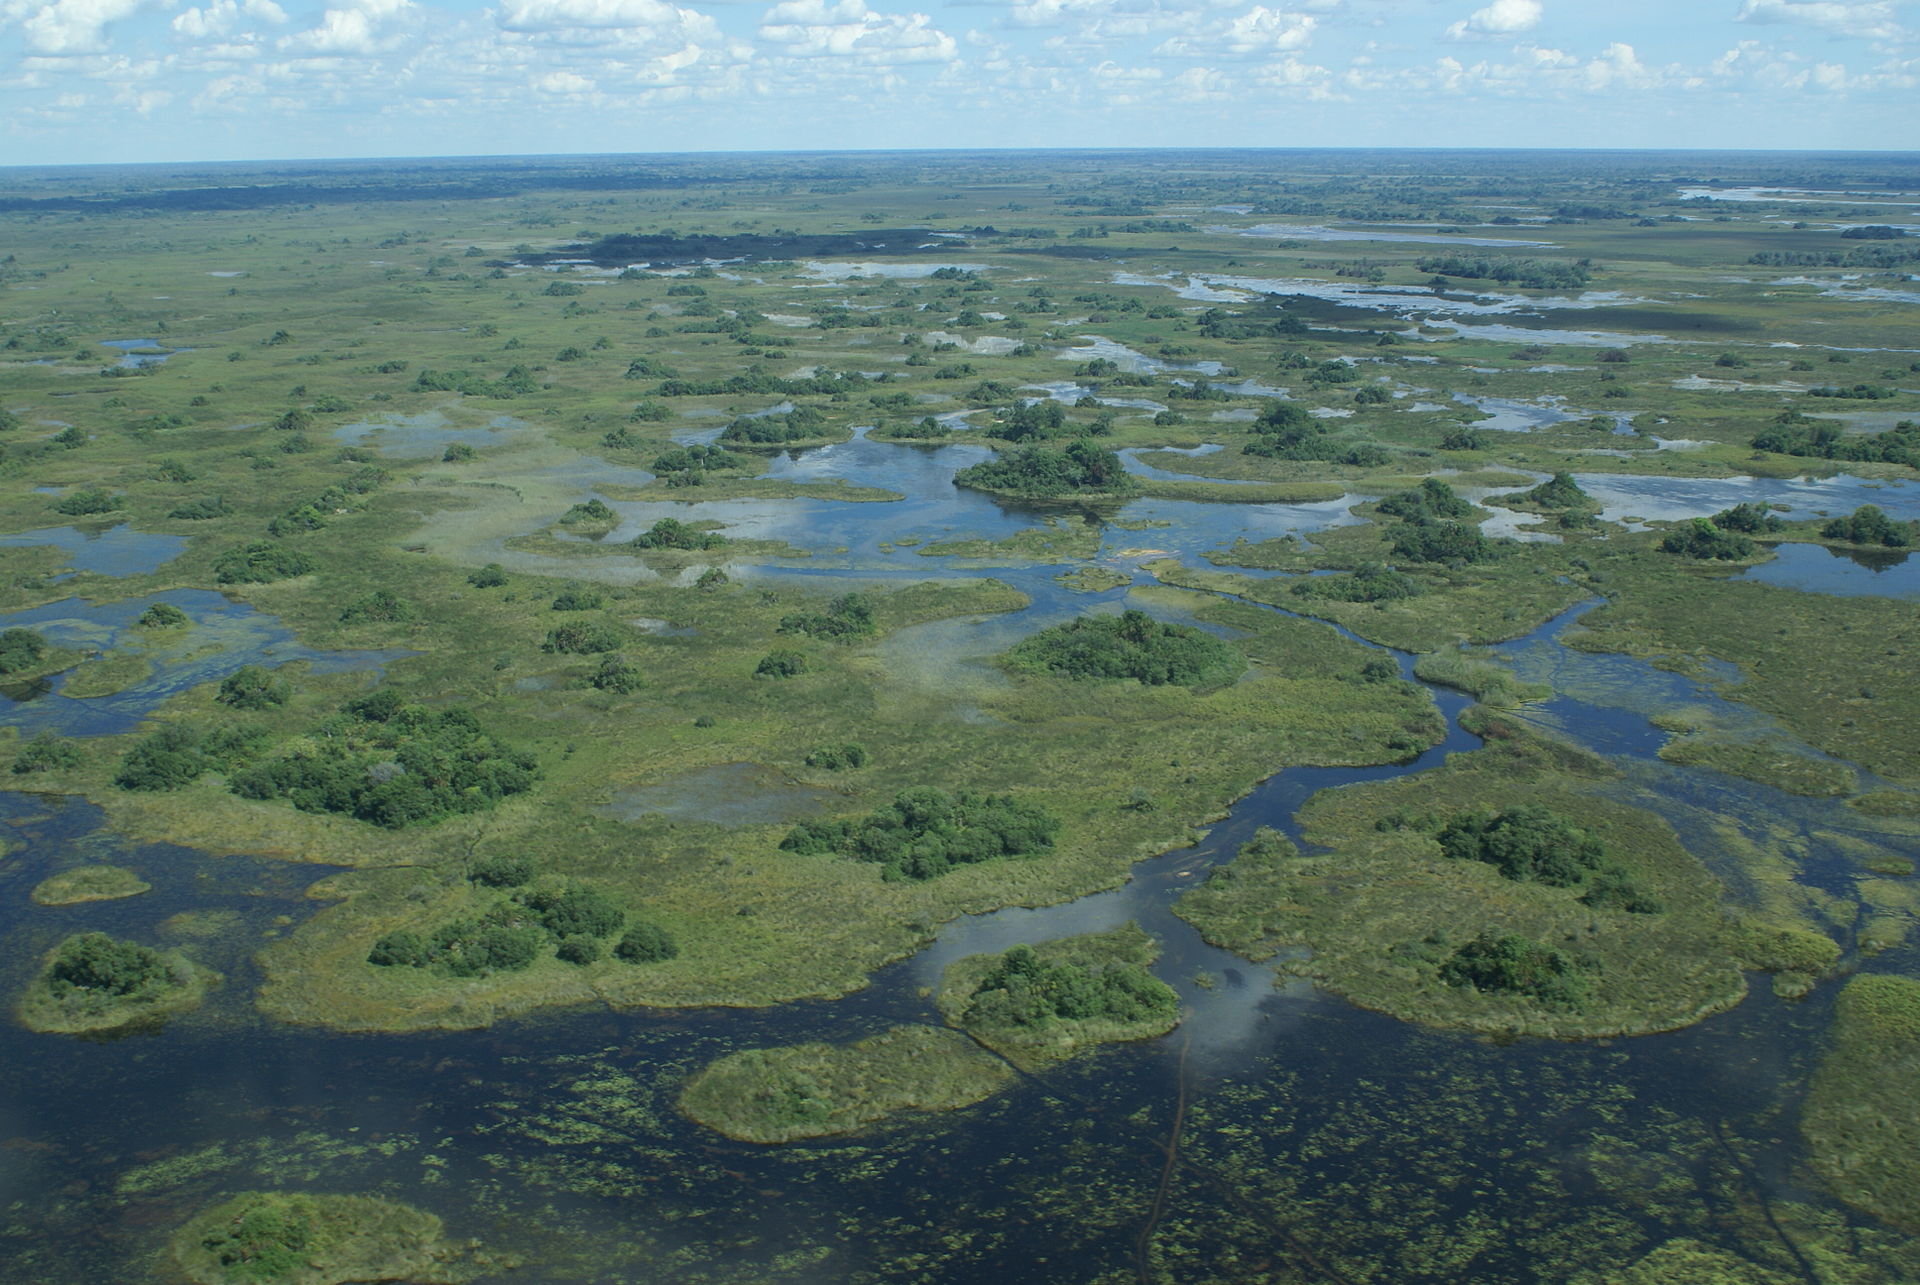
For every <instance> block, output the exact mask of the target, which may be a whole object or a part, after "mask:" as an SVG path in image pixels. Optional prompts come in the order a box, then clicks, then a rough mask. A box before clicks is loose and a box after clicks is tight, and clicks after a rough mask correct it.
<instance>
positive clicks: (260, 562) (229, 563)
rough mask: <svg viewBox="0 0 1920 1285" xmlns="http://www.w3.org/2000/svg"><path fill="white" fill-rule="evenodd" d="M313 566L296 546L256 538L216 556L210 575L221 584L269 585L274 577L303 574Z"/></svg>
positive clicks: (289, 577)
mask: <svg viewBox="0 0 1920 1285" xmlns="http://www.w3.org/2000/svg"><path fill="white" fill-rule="evenodd" d="M315 565H316V564H315V563H314V560H313V559H312V558H310V557H308V556H307V555H306V554H304V553H302V552H300V551H299V550H298V549H290V548H288V547H287V546H286V545H284V544H275V543H273V542H272V541H270V540H255V541H254V542H253V543H251V544H247V545H242V546H241V547H240V548H238V549H229V550H227V552H225V553H223V554H221V555H220V556H219V557H218V558H216V559H215V560H214V563H213V577H214V579H215V580H217V581H218V582H219V583H221V584H271V583H272V582H273V581H275V580H289V579H292V578H293V577H294V576H304V575H306V574H308V573H309V572H311V571H312V570H313V569H314V566H315Z"/></svg>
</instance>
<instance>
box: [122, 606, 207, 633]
mask: <svg viewBox="0 0 1920 1285" xmlns="http://www.w3.org/2000/svg"><path fill="white" fill-rule="evenodd" d="M133 623H134V624H136V625H138V626H139V627H140V628H142V629H173V628H177V627H178V626H180V625H185V624H190V623H192V622H191V620H190V618H189V617H188V615H187V613H186V612H184V611H182V610H180V608H178V607H176V606H174V605H173V604H172V603H170V602H156V603H154V604H152V605H151V606H149V607H148V608H147V609H146V610H145V611H143V612H141V613H140V618H139V619H138V620H136V621H134V622H133Z"/></svg>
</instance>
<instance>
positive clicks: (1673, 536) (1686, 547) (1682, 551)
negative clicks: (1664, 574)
mask: <svg viewBox="0 0 1920 1285" xmlns="http://www.w3.org/2000/svg"><path fill="white" fill-rule="evenodd" d="M1660 548H1661V550H1662V551H1663V552H1666V553H1677V554H1679V555H1680V556H1681V557H1683V558H1697V559H1699V560H1700V561H1702V562H1716V561H1717V562H1744V561H1746V560H1747V559H1748V558H1751V557H1753V555H1754V544H1753V541H1752V540H1749V539H1748V538H1747V537H1746V536H1744V535H1742V534H1740V533H1739V532H1738V531H1723V530H1721V529H1720V528H1719V527H1717V526H1715V525H1714V524H1713V523H1712V522H1710V521H1709V520H1707V519H1706V518H1694V519H1692V520H1691V521H1687V522H1682V523H1681V524H1680V525H1678V526H1676V527H1674V528H1673V529H1672V530H1671V531H1669V532H1667V534H1666V535H1665V536H1664V537H1663V538H1662V539H1661V541H1660Z"/></svg>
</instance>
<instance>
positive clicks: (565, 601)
mask: <svg viewBox="0 0 1920 1285" xmlns="http://www.w3.org/2000/svg"><path fill="white" fill-rule="evenodd" d="M606 602H607V596H606V595H605V594H603V593H601V592H600V591H599V590H598V589H585V588H581V587H580V586H578V585H576V586H574V587H573V588H571V589H562V590H561V591H560V593H559V595H558V596H556V597H555V598H554V600H553V609H554V610H555V611H597V610H599V609H600V608H601V607H603V606H605V605H606Z"/></svg>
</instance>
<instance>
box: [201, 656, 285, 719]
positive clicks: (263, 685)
mask: <svg viewBox="0 0 1920 1285" xmlns="http://www.w3.org/2000/svg"><path fill="white" fill-rule="evenodd" d="M292 696H293V684H292V683H289V682H287V681H286V680H285V679H283V678H275V677H274V676H273V675H272V674H271V673H269V672H267V671H266V670H265V669H262V668H261V667H260V666H258V665H242V666H241V667H240V668H239V669H236V670H234V671H233V672H232V673H231V674H228V675H227V676H226V677H225V678H223V679H221V680H220V691H219V692H218V693H217V694H216V695H215V696H214V699H215V700H216V701H218V702H220V703H221V704H222V705H231V706H232V707H233V708H235V709H273V708H275V707H276V706H280V705H284V704H286V703H287V701H288V699H289V698H291V697H292Z"/></svg>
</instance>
